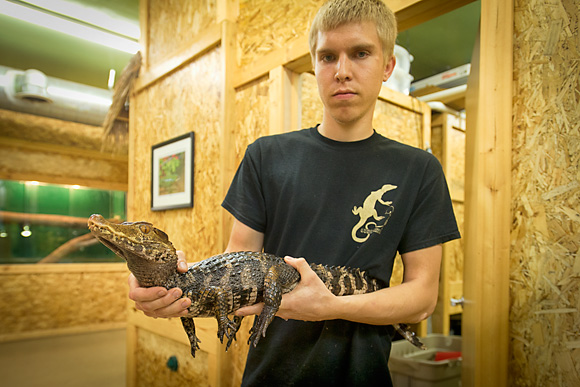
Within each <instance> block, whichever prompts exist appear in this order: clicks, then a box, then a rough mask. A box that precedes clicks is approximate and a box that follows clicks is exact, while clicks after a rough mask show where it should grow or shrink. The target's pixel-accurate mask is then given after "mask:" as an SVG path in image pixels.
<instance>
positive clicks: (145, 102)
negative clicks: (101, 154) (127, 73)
mask: <svg viewBox="0 0 580 387" xmlns="http://www.w3.org/2000/svg"><path fill="white" fill-rule="evenodd" d="M221 74H222V71H221V62H220V48H216V49H214V50H212V51H210V52H208V53H207V54H205V55H203V56H202V57H200V58H198V59H197V60H195V61H194V62H192V63H190V64H188V65H187V66H185V67H183V68H182V69H180V70H178V71H176V72H175V73H173V74H171V75H170V76H168V77H165V78H163V79H161V80H160V81H158V82H157V83H155V84H154V85H152V86H151V87H149V88H147V89H145V90H144V91H142V92H141V93H139V94H137V95H136V96H135V97H134V98H133V100H132V103H134V104H135V106H134V109H135V118H134V119H135V120H136V125H135V126H134V127H135V128H136V129H137V130H136V131H135V133H134V137H133V141H134V143H133V144H132V145H133V146H134V158H135V160H134V168H135V171H134V175H133V176H134V177H135V178H134V179H133V181H131V182H130V184H132V185H133V187H134V188H133V189H131V191H130V197H129V200H128V201H129V217H130V220H147V221H150V222H152V223H154V224H155V225H156V226H158V227H159V228H162V229H163V230H164V231H166V232H167V234H168V235H169V237H170V239H171V240H172V242H173V244H174V245H175V247H176V248H177V249H181V250H184V251H185V252H186V253H187V258H188V261H190V262H193V261H199V260H202V259H205V258H207V257H210V256H212V255H215V254H217V253H218V252H220V249H221V246H220V244H219V243H220V240H219V236H220V232H221V231H220V217H221V212H220V211H221V210H220V204H221V200H222V196H223V195H222V192H221V181H220V178H221V165H220V106H221V100H220V90H221V84H222V82H223V78H222V75H221ZM190 131H194V132H195V182H194V184H195V185H194V208H193V209H178V210H168V211H157V212H155V211H151V209H150V208H151V192H150V190H151V146H153V145H155V144H157V143H160V142H163V141H166V140H169V139H171V138H174V137H177V136H179V135H182V134H184V133H187V132H190Z"/></svg>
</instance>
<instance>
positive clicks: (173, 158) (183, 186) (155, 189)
mask: <svg viewBox="0 0 580 387" xmlns="http://www.w3.org/2000/svg"><path fill="white" fill-rule="evenodd" d="M194 144H195V141H194V133H193V132H189V133H186V134H184V135H182V136H179V137H175V138H172V139H171V140H168V141H165V142H162V143H160V144H157V145H153V147H152V148H151V209H152V210H153V211H159V210H169V209H174V208H186V207H193V175H194V174H193V169H194V168H193V166H194V163H193V159H194V157H193V156H194Z"/></svg>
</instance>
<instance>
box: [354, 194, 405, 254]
mask: <svg viewBox="0 0 580 387" xmlns="http://www.w3.org/2000/svg"><path fill="white" fill-rule="evenodd" d="M396 188H397V186H396V185H392V184H385V185H383V187H382V188H381V189H379V190H376V191H373V192H371V193H370V195H369V196H367V198H366V199H365V201H364V202H363V205H362V207H357V206H354V208H353V209H352V213H353V214H354V215H358V216H360V220H359V222H358V223H357V224H356V225H355V226H354V227H353V229H352V239H353V240H354V241H355V242H358V243H363V242H365V241H366V240H367V239H369V237H370V236H371V234H372V233H377V234H380V233H381V231H382V229H383V227H384V226H385V224H387V222H388V221H389V218H390V217H391V214H392V213H393V211H394V209H395V208H394V207H393V206H392V204H393V202H392V201H385V200H383V195H384V194H385V193H387V192H388V191H391V190H393V189H396ZM377 202H379V203H381V204H382V205H384V206H387V209H386V211H385V213H384V215H379V214H378V213H377V210H376V208H375V207H376V205H377ZM371 218H373V219H374V220H376V222H381V223H380V224H378V223H376V222H368V223H367V221H368V220H369V219H371ZM363 226H364V227H363ZM359 230H360V232H361V233H363V234H366V235H365V236H364V237H363V238H361V237H359V236H358V235H357V234H358V232H359Z"/></svg>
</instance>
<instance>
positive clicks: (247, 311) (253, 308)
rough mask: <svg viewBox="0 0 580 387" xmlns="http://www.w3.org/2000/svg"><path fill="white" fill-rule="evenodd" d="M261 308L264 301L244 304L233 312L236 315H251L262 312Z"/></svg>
mask: <svg viewBox="0 0 580 387" xmlns="http://www.w3.org/2000/svg"><path fill="white" fill-rule="evenodd" d="M262 309H264V303H263V302H260V303H258V304H254V305H250V306H244V307H243V308H240V309H238V310H236V311H235V312H234V314H235V315H236V316H238V317H245V316H252V315H254V314H260V313H262Z"/></svg>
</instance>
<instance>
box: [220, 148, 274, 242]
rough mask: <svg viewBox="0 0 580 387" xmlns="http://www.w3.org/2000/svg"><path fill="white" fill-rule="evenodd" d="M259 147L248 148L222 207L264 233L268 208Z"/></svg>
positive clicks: (247, 224)
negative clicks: (263, 187) (263, 185)
mask: <svg viewBox="0 0 580 387" xmlns="http://www.w3.org/2000/svg"><path fill="white" fill-rule="evenodd" d="M259 161H260V157H259V147H258V146H257V145H256V144H255V143H254V144H252V145H250V146H248V149H247V150H246V154H245V155H244V158H243V160H242V162H241V164H240V166H239V167H238V170H237V172H236V174H235V176H234V179H233V181H232V184H231V185H230V188H229V190H228V193H227V195H226V197H225V199H224V201H223V203H222V207H223V208H225V209H226V210H227V211H228V212H229V213H231V214H232V215H233V216H234V217H235V218H236V219H237V220H239V221H240V222H242V223H243V224H245V225H246V226H248V227H251V228H252V229H254V230H256V231H258V232H262V233H263V232H264V231H265V228H266V206H265V202H264V194H263V190H262V181H261V179H260V173H259V171H260V165H259Z"/></svg>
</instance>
